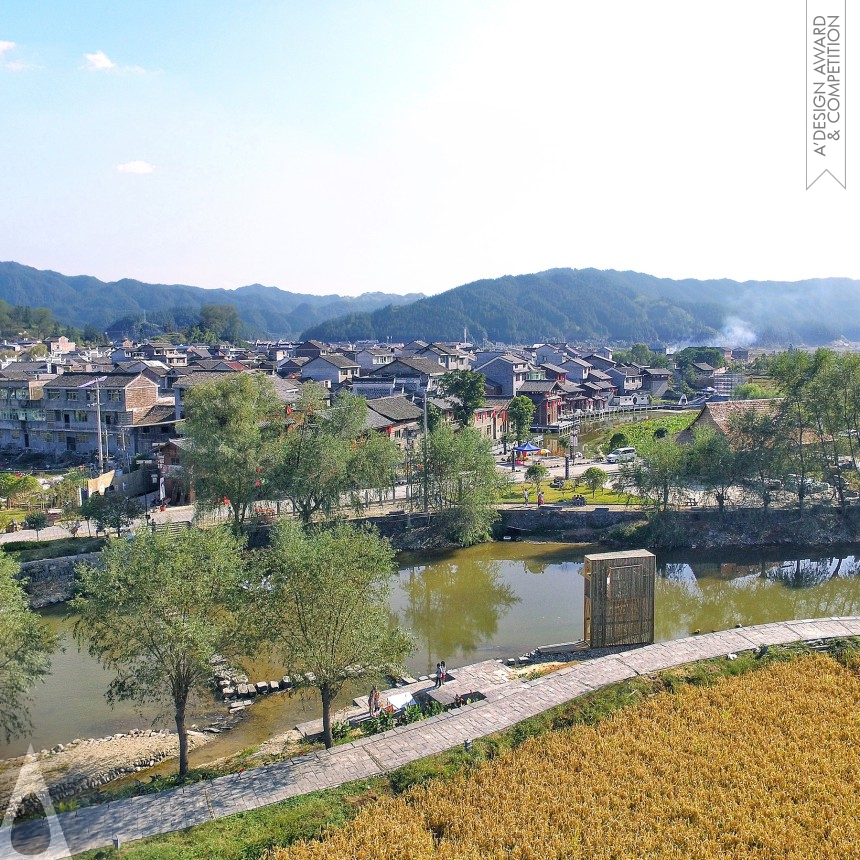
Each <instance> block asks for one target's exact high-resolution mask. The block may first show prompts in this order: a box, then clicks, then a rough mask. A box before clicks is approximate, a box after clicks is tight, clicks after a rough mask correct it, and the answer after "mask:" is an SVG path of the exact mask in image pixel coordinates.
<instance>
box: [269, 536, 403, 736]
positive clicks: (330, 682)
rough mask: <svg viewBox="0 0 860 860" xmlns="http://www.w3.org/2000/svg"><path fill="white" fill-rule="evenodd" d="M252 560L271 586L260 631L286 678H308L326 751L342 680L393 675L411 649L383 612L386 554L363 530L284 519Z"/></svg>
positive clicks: (389, 568) (389, 564) (389, 557)
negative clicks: (281, 660) (318, 704)
mask: <svg viewBox="0 0 860 860" xmlns="http://www.w3.org/2000/svg"><path fill="white" fill-rule="evenodd" d="M260 558H261V562H262V564H263V565H264V569H265V572H266V574H267V582H268V584H269V586H270V588H271V593H270V600H268V601H267V602H268V603H269V604H270V605H269V614H267V616H266V618H267V622H268V624H267V626H268V628H269V631H270V633H271V634H272V636H273V638H274V639H275V641H276V642H277V643H278V644H279V646H280V648H281V649H282V652H283V655H284V657H285V659H286V661H287V665H288V667H289V672H290V674H291V675H293V676H302V675H306V673H310V674H311V678H312V680H310V681H309V683H310V684H311V685H312V686H314V687H315V688H316V689H317V690H319V693H320V697H321V699H322V717H323V735H324V740H325V745H326V747H330V746H331V745H332V743H333V739H332V730H331V707H332V702H333V701H334V699H335V698H336V697H337V695H338V693H339V692H340V691H341V689H342V688H343V685H344V684H345V683H346V682H347V680H348V679H350V678H354V679H358V678H364V677H373V678H377V677H379V676H382V675H394V674H398V673H401V672H402V671H403V660H404V659H405V658H406V657H407V656H408V655H409V654H410V653H411V651H412V649H413V644H412V640H411V639H410V637H409V636H408V635H407V634H406V633H405V632H404V631H403V630H401V629H400V628H399V627H396V626H393V625H392V623H391V619H390V616H389V611H388V594H389V590H390V587H391V579H392V574H393V570H394V567H393V561H394V552H393V550H392V548H391V545H390V544H389V543H388V541H386V540H384V539H383V538H380V537H379V535H378V534H376V532H374V531H371V530H369V529H357V528H354V527H352V526H350V525H347V524H345V523H338V524H335V525H333V526H331V527H328V528H323V529H311V530H307V531H306V530H303V529H302V528H301V526H300V525H299V524H298V523H296V522H295V521H290V520H285V521H282V522H279V523H278V524H277V525H276V526H275V527H274V529H273V531H272V547H271V549H270V550H269V551H268V552H266V553H264V554H261V556H260ZM306 677H307V676H306Z"/></svg>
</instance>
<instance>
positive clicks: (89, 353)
mask: <svg viewBox="0 0 860 860" xmlns="http://www.w3.org/2000/svg"><path fill="white" fill-rule="evenodd" d="M14 346H17V347H20V346H21V345H20V344H18V345H10V344H8V343H7V344H5V345H2V346H0V349H2V350H3V351H4V354H6V355H7V356H9V358H7V359H5V360H4V361H3V362H2V366H0V449H4V450H6V451H7V452H11V451H29V452H33V453H38V454H42V455H44V456H45V457H46V458H47V459H49V460H55V461H56V462H62V461H64V460H73V459H75V458H77V460H79V461H82V460H86V459H89V460H94V459H95V457H96V456H97V455H98V454H99V453H101V454H102V455H103V456H104V457H106V458H112V459H115V460H116V462H117V463H119V464H127V463H129V462H130V461H131V460H132V459H133V458H135V457H138V456H143V457H146V456H149V455H151V454H152V452H153V451H154V450H159V449H161V448H162V447H163V446H164V443H166V442H168V441H169V440H173V439H176V438H178V437H181V435H182V433H181V422H182V420H183V419H184V417H185V405H184V402H185V394H186V392H187V391H188V390H189V388H191V387H193V386H195V385H200V384H201V383H207V382H211V381H214V380H217V379H220V378H223V374H226V373H247V372H257V373H265V374H268V375H269V376H271V378H272V381H273V383H274V385H275V388H276V391H277V393H278V396H279V397H280V398H281V399H282V400H283V401H284V402H285V404H290V403H294V402H295V401H296V400H297V399H298V398H299V396H300V393H301V388H302V385H303V384H304V383H306V382H307V381H309V380H311V381H314V382H316V383H320V384H322V385H323V386H324V387H325V388H326V390H327V392H328V393H329V396H333V395H334V394H335V393H336V392H337V391H339V390H341V389H344V388H345V389H349V390H351V391H352V392H354V393H356V394H359V395H361V396H362V397H364V398H366V400H367V403H368V406H369V416H368V428H369V429H373V430H376V431H378V432H381V433H386V434H387V435H389V436H390V437H391V438H392V439H393V440H395V441H396V442H397V443H398V444H400V445H401V446H402V447H405V446H406V445H407V444H408V440H409V439H410V438H412V437H413V436H414V435H415V434H417V433H418V432H420V429H421V426H422V420H423V406H424V403H425V402H427V403H432V404H434V405H435V406H436V407H437V408H438V409H439V410H441V412H442V414H443V416H449V415H451V413H452V410H451V404H450V402H448V401H446V399H445V398H444V397H443V396H442V394H441V392H440V389H439V381H440V379H441V377H442V375H443V374H445V373H446V372H448V371H452V370H473V371H476V372H478V373H481V374H483V375H484V376H485V378H486V387H485V399H484V404H483V406H481V408H479V409H478V410H477V412H476V414H475V416H474V422H475V427H476V429H478V430H479V431H480V432H481V433H482V434H483V435H485V436H487V437H489V438H490V439H492V440H493V441H494V442H498V441H501V440H502V439H503V438H504V437H505V436H506V434H508V432H509V428H508V419H507V408H508V405H509V404H510V402H511V399H512V398H514V397H516V396H519V395H523V396H526V397H528V398H529V399H530V400H531V401H532V402H533V403H534V405H535V418H534V425H533V429H534V430H535V431H537V432H540V431H544V432H546V431H557V432H564V431H565V430H566V429H568V428H571V427H573V426H575V424H576V422H577V421H579V420H580V419H581V418H582V417H583V416H589V415H595V414H600V413H603V412H605V411H606V410H607V409H611V408H614V407H619V406H620V407H624V406H637V405H645V404H647V403H649V402H651V401H652V400H653V399H659V398H661V397H663V396H664V395H665V394H666V392H667V390H668V389H669V386H670V383H671V377H672V372H671V371H670V370H666V369H663V368H650V367H640V366H638V365H635V364H619V363H617V362H615V361H614V360H613V358H612V351H611V350H610V349H608V348H601V349H598V350H596V351H593V352H589V351H584V350H579V349H576V348H574V347H571V346H569V345H568V344H540V345H536V346H531V347H525V348H523V347H517V348H503V349H495V350H486V349H476V348H474V347H472V346H471V345H470V344H465V343H425V342H423V341H420V340H416V341H413V342H411V343H407V344H400V345H388V344H387V345H380V344H367V345H360V344H359V345H355V344H350V345H342V346H339V347H338V346H333V345H330V344H325V343H321V342H319V341H314V340H308V341H304V342H302V343H292V342H257V343H254V344H253V345H250V346H247V347H235V346H232V345H220V346H215V347H212V346H206V345H200V344H193V345H188V346H177V345H175V344H172V343H168V342H159V341H150V342H147V343H142V344H138V343H132V342H130V341H124V342H123V343H120V344H117V345H115V346H113V347H111V348H109V349H101V350H79V349H77V348H76V346H75V344H74V343H71V342H69V341H68V340H67V339H66V338H63V337H60V338H55V339H53V340H51V341H48V342H46V343H45V347H46V349H45V350H41V351H42V352H47V354H46V355H44V356H43V357H40V358H37V359H30V360H22V359H21V358H19V357H17V356H15V352H16V351H17V352H21V350H18V349H15V348H13V347H14ZM22 354H23V353H22ZM31 354H32V350H31ZM708 371H713V368H702V372H703V373H705V374H707V373H708ZM714 373H716V372H715V371H714ZM706 378H707V377H706Z"/></svg>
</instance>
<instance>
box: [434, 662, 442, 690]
mask: <svg viewBox="0 0 860 860" xmlns="http://www.w3.org/2000/svg"><path fill="white" fill-rule="evenodd" d="M435 686H437V687H441V686H442V664H441V663H437V664H436V685H435Z"/></svg>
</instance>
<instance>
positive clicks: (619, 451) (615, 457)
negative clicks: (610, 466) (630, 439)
mask: <svg viewBox="0 0 860 860" xmlns="http://www.w3.org/2000/svg"><path fill="white" fill-rule="evenodd" d="M635 459H636V449H635V448H616V449H615V450H614V451H610V452H609V454H608V455H607V457H606V462H607V463H632V462H633V460H635Z"/></svg>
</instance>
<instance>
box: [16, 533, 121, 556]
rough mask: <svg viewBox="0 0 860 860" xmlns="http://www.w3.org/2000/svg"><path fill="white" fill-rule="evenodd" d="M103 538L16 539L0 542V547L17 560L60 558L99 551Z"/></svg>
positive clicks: (102, 545)
mask: <svg viewBox="0 0 860 860" xmlns="http://www.w3.org/2000/svg"><path fill="white" fill-rule="evenodd" d="M104 545H105V538H101V537H97V538H85V537H79V538H73V537H68V538H60V539H59V540H18V541H9V543H4V544H0V549H2V550H3V552H5V553H9V554H10V555H13V556H14V557H15V558H16V559H17V560H18V561H39V560H41V559H45V558H62V557H63V556H66V555H80V554H81V553H86V552H100V551H101V549H102V547H104Z"/></svg>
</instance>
